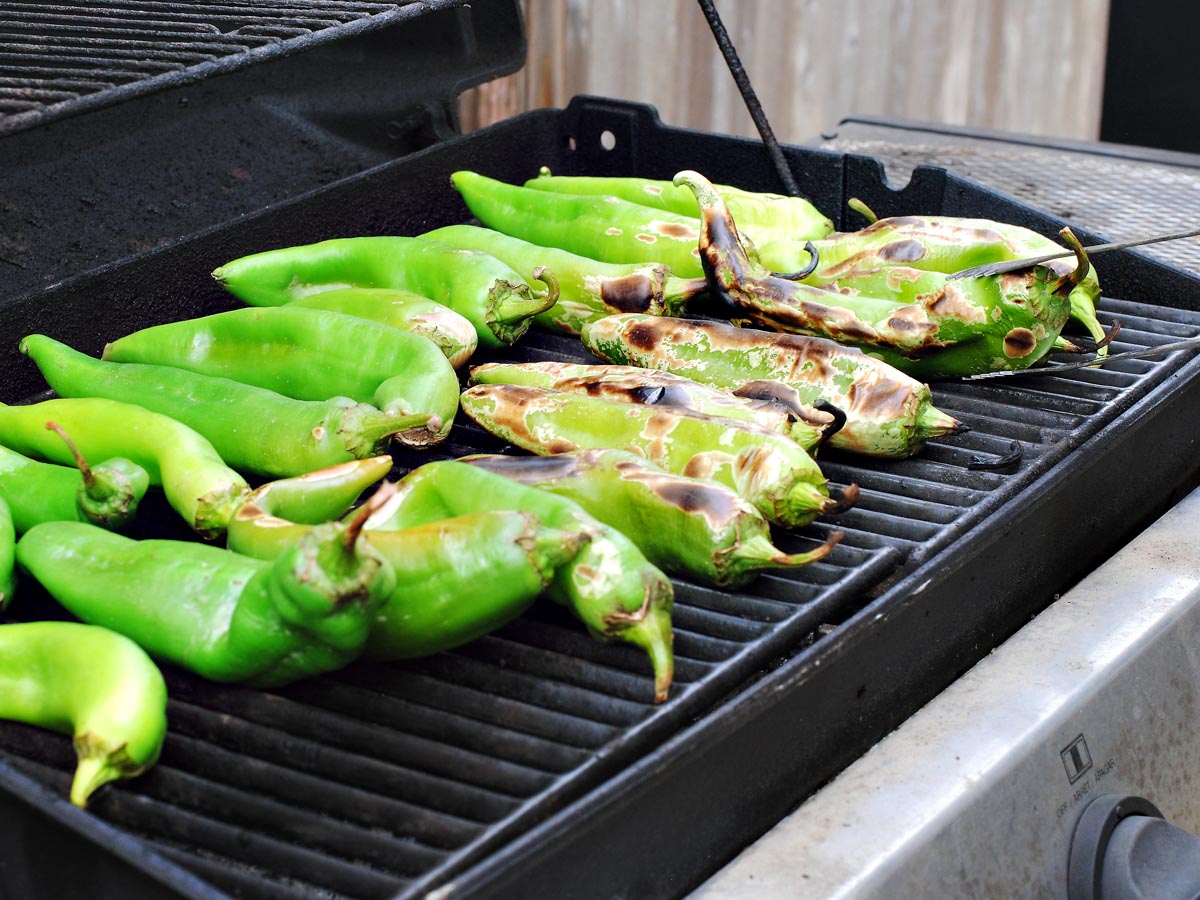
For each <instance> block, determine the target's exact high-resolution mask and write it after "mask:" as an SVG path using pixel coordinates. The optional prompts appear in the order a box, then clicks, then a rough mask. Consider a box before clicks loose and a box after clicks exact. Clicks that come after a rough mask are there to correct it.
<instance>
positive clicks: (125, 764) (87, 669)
mask: <svg viewBox="0 0 1200 900" xmlns="http://www.w3.org/2000/svg"><path fill="white" fill-rule="evenodd" d="M38 527H39V528H41V527H45V526H38ZM74 527H77V528H86V529H91V528H92V526H90V525H83V524H79V523H75V525H74ZM100 533H101V534H105V533H106V532H100ZM0 660H2V662H0V718H2V719H12V720H14V721H18V722H25V723H27V724H30V725H38V726H41V727H42V728H49V729H52V730H54V731H61V732H65V733H66V734H69V735H71V736H72V737H73V738H74V742H75V754H76V756H77V757H78V763H77V765H76V768H75V777H74V779H73V781H72V783H71V802H72V803H74V804H75V805H76V806H81V807H82V806H86V805H87V801H88V798H89V797H90V796H91V795H92V794H93V793H94V792H95V791H96V789H97V788H99V787H101V786H102V785H105V784H107V783H108V782H110V781H114V780H115V779H118V778H132V777H134V776H135V775H139V774H141V773H142V772H144V771H146V769H148V768H150V767H151V766H152V765H154V763H155V762H156V761H157V760H158V757H159V753H160V752H161V750H162V745H163V739H164V738H165V737H166V734H167V688H166V685H165V684H164V683H163V677H162V673H160V672H159V671H158V668H157V667H156V666H155V665H154V663H153V662H152V661H151V659H150V657H148V656H147V655H146V653H145V651H143V650H142V649H141V648H140V647H138V645H137V644H135V643H134V642H133V641H131V640H129V639H128V638H125V637H122V636H121V635H119V634H115V633H114V632H112V631H109V630H108V629H107V628H97V627H95V626H93V625H81V624H79V623H78V622H26V623H20V624H9V625H0Z"/></svg>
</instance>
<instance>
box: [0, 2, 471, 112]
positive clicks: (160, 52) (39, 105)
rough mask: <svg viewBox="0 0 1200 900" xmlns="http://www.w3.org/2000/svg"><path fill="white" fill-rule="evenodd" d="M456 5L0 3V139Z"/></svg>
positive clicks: (402, 3) (358, 3) (436, 3)
mask: <svg viewBox="0 0 1200 900" xmlns="http://www.w3.org/2000/svg"><path fill="white" fill-rule="evenodd" d="M463 2H464V0H400V2H391V3H372V2H358V0H279V2H271V3H256V2H230V3H187V2H182V3H181V2H176V3H168V2H157V0H91V2H87V3H73V4H53V3H22V2H11V0H8V2H0V135H3V134H6V133H10V132H15V131H20V130H22V129H25V128H29V127H32V126H35V125H41V124H45V123H46V122H50V121H53V120H55V119H59V118H63V117H65V116H68V115H73V114H75V113H77V112H81V111H83V110H87V109H95V108H98V107H102V106H108V105H112V104H116V103H119V102H122V101H124V100H126V99H128V98H130V97H133V96H137V95H141V94H148V93H152V92H154V91H158V90H162V89H164V88H166V87H170V86H174V85H179V84H184V83H188V82H195V81H200V80H202V79H205V78H209V77H211V76H213V75H217V74H224V73H227V72H232V71H234V70H236V69H239V68H242V67H245V66H248V65H251V64H253V63H256V62H261V61H263V60H267V59H273V58H277V57H281V56H287V55H290V54H293V53H298V52H301V51H303V50H307V49H309V48H311V47H314V46H317V45H318V44H322V43H327V42H329V41H332V40H335V39H340V38H342V37H345V36H347V35H349V34H358V33H362V32H365V31H369V30H373V29H379V28H384V27H387V26H390V25H393V24H395V23H397V22H398V21H401V20H403V19H408V18H414V17H416V16H420V15H424V14H427V13H429V12H430V11H432V10H435V9H446V8H452V7H455V6H461V5H462V4H463Z"/></svg>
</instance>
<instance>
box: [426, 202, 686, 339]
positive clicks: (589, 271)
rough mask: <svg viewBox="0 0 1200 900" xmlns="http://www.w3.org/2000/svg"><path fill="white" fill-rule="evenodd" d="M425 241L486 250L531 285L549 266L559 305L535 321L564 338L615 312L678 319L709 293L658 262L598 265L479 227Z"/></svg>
mask: <svg viewBox="0 0 1200 900" xmlns="http://www.w3.org/2000/svg"><path fill="white" fill-rule="evenodd" d="M693 202H694V201H693ZM421 237H422V238H423V239H428V240H434V241H440V242H441V243H443V244H449V245H450V246H452V247H462V248H465V249H469V250H482V251H483V252H484V253H489V254H491V255H492V256H494V257H496V258H497V259H499V260H501V261H502V262H505V263H507V264H508V265H510V266H512V267H513V268H514V269H516V271H518V272H519V273H520V274H521V275H522V277H524V278H526V279H527V280H528V279H530V278H532V277H533V272H534V271H535V269H536V268H537V267H538V266H548V267H549V269H550V271H552V272H553V273H554V275H555V277H556V278H558V289H559V290H558V302H557V303H556V304H554V306H552V307H550V308H549V309H548V310H546V311H545V312H540V313H538V314H537V315H536V316H534V317H533V321H534V322H535V323H536V324H537V325H539V326H541V327H542V328H545V329H547V330H549V331H558V332H561V333H563V334H579V331H580V329H581V328H582V327H583V325H584V324H585V323H587V322H591V321H593V320H595V319H599V318H602V317H603V316H607V315H611V314H612V313H620V312H640V313H647V314H649V315H655V316H657V315H679V314H680V313H681V312H682V311H683V309H684V308H685V306H686V305H687V302H688V301H689V300H690V299H692V297H694V296H696V295H697V294H700V293H703V292H704V291H706V290H708V285H707V284H706V283H705V281H704V279H703V278H676V277H675V276H674V275H672V274H671V270H670V269H668V268H667V267H666V266H664V265H662V264H660V263H630V264H618V263H603V262H598V261H597V260H594V259H588V258H587V257H585V256H579V255H577V254H574V253H569V252H567V251H566V250H559V249H558V248H556V247H539V246H538V245H537V244H531V243H529V242H528V241H523V240H521V239H520V238H515V237H510V236H509V235H507V234H502V233H501V232H499V231H495V230H493V229H491V228H480V227H478V226H476V225H448V226H446V227H445V228H439V229H437V230H436V231H430V232H428V233H426V234H423V235H421Z"/></svg>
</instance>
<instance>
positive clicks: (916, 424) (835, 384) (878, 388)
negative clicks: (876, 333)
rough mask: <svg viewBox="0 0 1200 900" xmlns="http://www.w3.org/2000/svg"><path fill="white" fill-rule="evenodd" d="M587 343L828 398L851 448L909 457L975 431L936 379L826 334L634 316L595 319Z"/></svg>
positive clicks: (608, 355) (843, 441) (690, 372)
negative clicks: (946, 407)
mask: <svg viewBox="0 0 1200 900" xmlns="http://www.w3.org/2000/svg"><path fill="white" fill-rule="evenodd" d="M583 342H584V344H585V345H586V346H587V348H588V349H589V350H591V351H592V353H594V354H596V356H598V357H600V358H601V359H605V360H609V361H611V362H614V363H620V364H624V365H633V366H643V367H645V368H649V369H660V370H663V371H667V372H675V373H677V374H679V375H683V376H686V377H687V378H691V379H693V380H695V381H699V382H702V383H704V384H709V385H713V386H714V387H718V388H723V389H725V390H729V391H733V392H735V393H737V394H739V395H741V396H746V397H756V398H759V399H771V400H774V401H776V402H779V403H781V404H783V405H785V406H786V405H791V406H811V405H812V404H815V403H817V402H818V401H820V400H822V399H823V400H826V401H827V402H829V403H831V404H833V405H834V406H835V407H837V408H838V409H839V410H841V411H842V412H843V413H845V415H846V422H845V424H844V425H843V426H842V428H841V430H839V431H837V432H835V433H834V435H833V436H832V437H831V438H830V440H829V445H830V446H831V447H836V448H838V449H840V450H846V451H848V452H851V453H859V454H862V455H865V456H879V457H884V458H903V457H907V456H911V455H913V454H915V453H919V452H920V451H921V449H922V448H923V447H924V446H925V442H926V441H927V440H928V439H930V438H934V437H939V436H941V435H949V434H956V433H960V432H963V431H966V430H967V429H966V426H965V425H963V424H962V423H961V422H959V421H958V420H956V419H954V418H953V417H951V416H949V415H947V414H946V413H944V412H942V411H941V410H939V409H937V408H936V407H935V406H934V405H933V395H932V393H931V391H930V389H929V386H928V385H926V384H922V383H921V382H919V381H917V380H916V379H914V378H911V377H909V376H908V375H905V374H904V373H903V372H900V371H897V370H896V369H894V368H893V367H891V366H889V365H888V364H887V363H885V362H882V361H881V360H878V359H875V358H874V357H871V356H867V355H866V354H865V353H863V352H862V351H861V350H858V349H856V348H853V347H843V346H841V345H840V344H837V343H834V342H833V341H830V340H825V339H823V338H814V337H807V336H804V335H795V334H775V333H772V332H767V331H757V330H755V329H751V328H735V327H734V326H732V325H729V324H727V323H724V322H714V321H708V320H703V319H666V318H657V317H654V316H636V315H626V316H609V317H608V318H606V319H601V320H599V321H598V322H594V323H592V324H591V325H589V326H588V327H587V328H585V329H584V332H583Z"/></svg>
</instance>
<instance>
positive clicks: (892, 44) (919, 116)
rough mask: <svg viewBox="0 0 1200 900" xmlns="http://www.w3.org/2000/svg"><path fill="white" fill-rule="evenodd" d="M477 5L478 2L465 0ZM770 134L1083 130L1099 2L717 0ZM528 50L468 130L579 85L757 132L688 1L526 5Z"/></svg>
mask: <svg viewBox="0 0 1200 900" xmlns="http://www.w3.org/2000/svg"><path fill="white" fill-rule="evenodd" d="M476 2H487V0H476ZM716 5H717V9H718V11H719V12H720V14H721V17H722V19H723V20H724V22H725V25H726V27H727V28H728V30H729V33H730V36H731V38H732V39H733V43H734V46H735V47H736V48H737V50H738V53H739V54H740V55H741V57H742V61H743V64H744V65H745V67H746V70H747V72H748V73H749V75H750V77H751V80H752V82H753V84H754V88H755V90H756V92H757V93H758V95H759V99H760V100H761V102H762V104H763V107H764V109H765V111H766V113H767V116H768V117H769V119H770V121H771V125H772V127H773V128H774V130H775V132H776V134H777V135H778V136H779V137H780V139H781V140H784V141H788V142H792V143H802V142H804V141H806V140H810V139H812V138H815V137H816V136H817V135H819V134H820V133H821V132H822V131H825V130H829V129H831V128H833V127H834V126H835V125H836V124H837V122H838V121H839V120H840V119H841V118H843V117H845V116H848V115H852V114H865V115H883V116H889V117H894V118H902V119H912V120H917V121H924V122H942V123H949V124H956V125H967V126H971V127H977V128H991V129H999V130H1004V131H1018V132H1027V133H1032V134H1045V135H1055V136H1060V137H1067V138H1078V139H1093V138H1095V137H1096V136H1097V135H1098V133H1099V115H1100V99H1101V91H1102V88H1103V74H1104V55H1105V42H1106V39H1107V24H1108V0H1058V2H1054V3H1047V2H1044V0H978V2H973V0H718V2H717V4H716ZM524 9H525V15H526V31H527V33H528V37H529V55H528V59H527V62H526V65H525V67H524V69H522V70H521V72H519V73H517V74H516V75H513V76H510V77H508V78H504V79H501V80H499V81H497V82H494V83H492V84H488V85H484V86H482V87H480V88H477V89H475V90H473V91H470V92H468V93H467V94H466V95H464V97H463V99H462V106H461V112H462V118H463V126H464V128H465V129H466V130H470V129H472V128H475V127H478V126H480V125H485V124H488V123H489V122H493V121H496V120H498V119H502V118H506V117H508V116H511V115H514V114H515V113H518V112H523V111H525V110H528V109H534V108H538V107H544V106H556V107H557V106H563V105H564V104H565V103H566V102H567V101H568V100H569V99H570V98H571V97H572V96H574V95H575V94H582V93H590V94H600V95H604V96H608V97H616V98H621V99H626V100H636V101H643V102H647V103H651V104H653V105H654V106H656V107H658V110H659V112H660V114H661V115H662V117H663V119H664V120H665V121H666V122H668V123H669V124H672V125H680V126H685V127H689V128H698V129H702V130H708V131H720V132H726V133H731V134H742V135H753V134H755V133H756V132H755V131H754V126H753V123H752V122H751V119H750V116H749V114H748V113H747V112H746V110H745V107H744V106H743V105H742V100H741V97H740V96H739V94H738V92H737V88H736V86H735V85H734V83H733V79H732V77H731V76H730V74H729V70H728V69H727V68H726V66H725V62H724V60H723V59H722V57H721V55H720V52H719V51H718V50H717V47H716V44H715V43H714V41H713V39H712V35H711V33H710V32H709V30H708V26H707V23H706V22H705V20H704V16H703V14H702V13H701V11H700V7H699V5H698V4H697V3H696V2H695V0H524Z"/></svg>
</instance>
